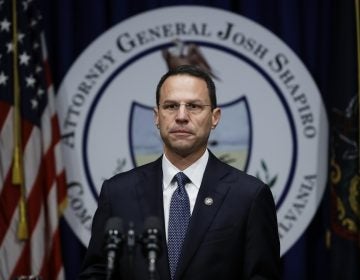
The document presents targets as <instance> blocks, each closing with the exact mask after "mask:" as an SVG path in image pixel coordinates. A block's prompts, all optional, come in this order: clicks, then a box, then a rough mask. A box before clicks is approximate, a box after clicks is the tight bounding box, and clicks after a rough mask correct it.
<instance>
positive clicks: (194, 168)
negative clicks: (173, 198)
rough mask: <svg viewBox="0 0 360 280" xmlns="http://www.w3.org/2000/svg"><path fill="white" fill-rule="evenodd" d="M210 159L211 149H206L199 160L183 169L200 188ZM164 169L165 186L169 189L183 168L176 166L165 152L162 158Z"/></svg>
mask: <svg viewBox="0 0 360 280" xmlns="http://www.w3.org/2000/svg"><path fill="white" fill-rule="evenodd" d="M208 159H209V151H208V150H207V149H206V150H205V152H204V154H203V155H202V156H201V157H200V158H199V159H198V160H197V161H195V162H194V163H193V164H192V165H190V166H189V167H188V168H186V169H185V170H183V171H182V172H184V173H185V175H186V176H187V177H188V178H189V179H190V181H191V183H192V184H194V185H195V187H197V188H198V189H199V188H200V185H201V181H202V178H203V175H204V172H205V168H206V164H207V162H208ZM162 169H163V182H164V185H163V188H164V189H167V188H168V187H170V185H171V181H172V180H173V178H174V176H175V174H177V173H178V172H181V170H179V169H178V168H177V167H176V166H174V165H173V164H172V163H171V162H170V161H169V159H168V158H167V157H166V155H165V154H164V155H163V158H162Z"/></svg>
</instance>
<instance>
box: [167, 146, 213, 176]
mask: <svg viewBox="0 0 360 280" xmlns="http://www.w3.org/2000/svg"><path fill="white" fill-rule="evenodd" d="M205 151H206V148H205V149H204V150H202V151H199V152H197V153H191V154H189V155H181V154H177V153H172V152H167V151H164V154H165V155H166V157H167V159H168V160H169V161H170V162H171V163H172V164H173V165H174V166H176V167H177V168H178V169H179V170H181V171H182V170H185V169H186V168H188V167H189V166H190V165H192V164H193V163H194V162H196V161H197V160H198V159H199V158H201V156H202V155H203V154H204V153H205Z"/></svg>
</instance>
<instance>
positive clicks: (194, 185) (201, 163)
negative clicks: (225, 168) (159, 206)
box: [162, 149, 209, 240]
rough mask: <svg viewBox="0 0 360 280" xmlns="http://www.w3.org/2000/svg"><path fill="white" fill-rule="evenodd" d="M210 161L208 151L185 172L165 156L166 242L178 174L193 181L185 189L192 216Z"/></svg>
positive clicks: (163, 160) (163, 165) (163, 166)
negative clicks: (180, 173)
mask: <svg viewBox="0 0 360 280" xmlns="http://www.w3.org/2000/svg"><path fill="white" fill-rule="evenodd" d="M208 159H209V151H208V150H207V149H206V151H205V153H204V154H203V155H202V156H201V157H200V158H199V159H198V160H197V161H196V162H194V163H193V164H192V165H190V166H189V167H188V168H186V169H185V170H179V169H178V168H177V167H175V166H174V165H173V164H172V163H171V162H170V161H169V160H168V159H167V157H166V156H165V154H164V155H163V158H162V169H163V199H164V215H165V217H164V219H165V229H166V240H167V238H168V225H169V212H170V202H171V197H172V195H173V193H174V191H175V190H176V188H177V182H176V180H174V181H173V179H174V176H175V174H177V173H178V172H183V173H184V174H185V175H186V176H187V177H188V178H189V179H190V181H191V182H190V183H187V184H186V186H185V189H186V191H187V193H188V196H189V200H190V214H192V212H193V210H194V205H195V201H196V197H197V195H198V192H199V189H200V185H201V181H202V178H203V176H204V172H205V168H206V164H207V162H208Z"/></svg>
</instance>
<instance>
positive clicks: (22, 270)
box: [9, 242, 31, 279]
mask: <svg viewBox="0 0 360 280" xmlns="http://www.w3.org/2000/svg"><path fill="white" fill-rule="evenodd" d="M30 274H31V271H30V245H29V242H26V243H25V246H24V249H23V251H22V253H21V257H20V258H19V259H18V261H17V263H16V266H15V268H14V270H13V272H12V273H11V276H10V278H9V279H14V278H15V277H17V276H20V275H30Z"/></svg>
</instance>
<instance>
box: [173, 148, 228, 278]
mask: <svg viewBox="0 0 360 280" xmlns="http://www.w3.org/2000/svg"><path fill="white" fill-rule="evenodd" d="M226 173H227V171H226V169H224V165H223V164H222V163H220V161H219V160H218V159H216V158H215V156H214V155H213V154H211V153H210V156H209V161H208V164H207V166H206V169H205V173H204V177H203V181H202V183H201V186H200V189H199V193H198V196H197V198H196V203H195V207H194V210H193V213H192V216H191V220H190V224H189V228H188V232H187V237H186V238H185V240H184V244H183V249H182V254H181V257H180V260H179V263H178V267H177V271H176V275H175V279H181V275H182V274H183V272H184V270H185V269H186V267H187V266H188V264H189V263H190V261H191V258H192V257H193V255H194V254H195V252H196V250H197V249H198V247H199V246H200V244H201V242H202V240H203V238H204V235H205V233H206V232H207V230H208V228H209V226H210V225H211V223H212V221H213V219H214V218H215V216H216V213H217V212H218V210H219V209H220V207H221V205H222V203H223V201H224V198H225V196H226V194H227V192H228V189H229V186H228V185H227V184H222V183H221V178H222V177H224V176H225V175H226ZM206 198H212V199H213V203H212V204H211V205H207V204H206V203H205V199H206Z"/></svg>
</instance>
